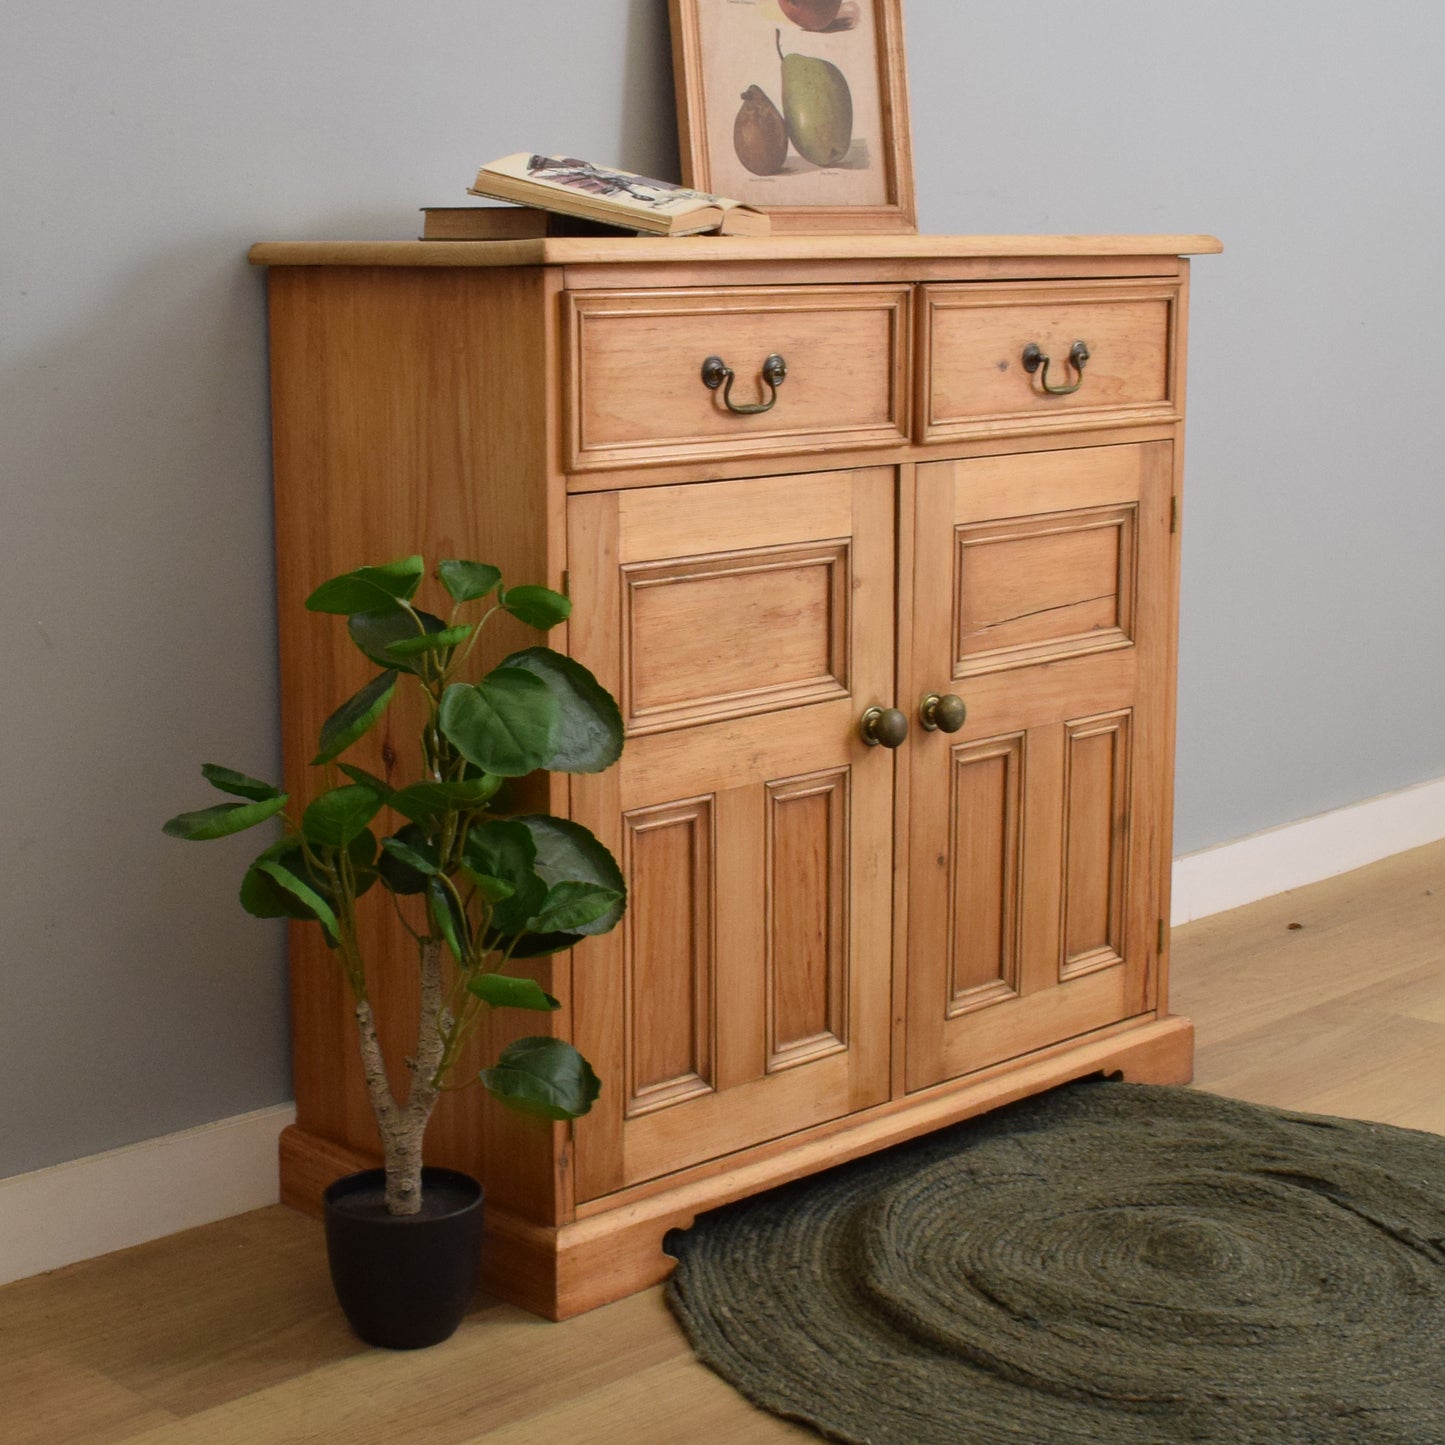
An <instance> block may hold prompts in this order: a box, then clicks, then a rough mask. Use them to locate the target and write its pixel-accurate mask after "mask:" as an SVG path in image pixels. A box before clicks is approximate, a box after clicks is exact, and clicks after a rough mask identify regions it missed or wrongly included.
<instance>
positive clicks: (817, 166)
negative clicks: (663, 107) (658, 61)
mask: <svg viewBox="0 0 1445 1445" xmlns="http://www.w3.org/2000/svg"><path fill="white" fill-rule="evenodd" d="M669 13H670V17H671V21H672V57H673V74H674V77H675V79H676V86H677V117H678V132H679V139H680V142H681V152H682V179H683V184H684V185H687V186H691V187H693V188H695V189H697V190H700V191H711V192H713V193H714V194H717V195H724V196H728V197H730V198H731V199H733V200H738V201H742V202H744V203H745V204H746V205H749V206H753V207H756V208H757V209H758V210H762V211H766V212H767V213H768V215H769V216H771V218H772V222H773V231H774V233H792V232H809V231H811V232H837V233H853V234H858V233H882V232H899V231H916V230H917V229H918V225H917V219H916V213H915V210H914V198H913V147H912V142H911V138H910V135H909V124H908V81H907V74H906V71H905V68H904V61H903V14H902V0H669ZM795 57H796V58H795ZM789 61H791V62H792V64H791V65H790V64H789ZM789 91H791V94H789ZM790 116H791V119H790V118H789V117H790ZM800 140H801V141H802V148H800V147H799V141H800ZM804 148H805V149H808V150H809V151H811V157H810V156H808V155H804V154H803V149H804Z"/></svg>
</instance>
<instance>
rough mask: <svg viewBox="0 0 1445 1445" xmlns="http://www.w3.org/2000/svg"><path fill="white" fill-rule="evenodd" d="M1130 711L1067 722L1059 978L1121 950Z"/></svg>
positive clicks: (1111, 959) (1107, 961)
mask: <svg viewBox="0 0 1445 1445" xmlns="http://www.w3.org/2000/svg"><path fill="white" fill-rule="evenodd" d="M1129 724H1130V718H1129V714H1128V713H1118V714H1115V715H1113V716H1111V717H1103V718H1090V719H1087V720H1084V721H1080V722H1071V723H1068V724H1066V726H1065V728H1064V738H1065V742H1064V824H1063V838H1064V868H1063V877H1064V896H1063V928H1062V940H1063V941H1062V958H1061V962H1060V968H1059V976H1060V977H1061V978H1070V977H1073V976H1075V975H1077V974H1079V973H1083V972H1087V971H1088V970H1090V969H1094V968H1105V967H1108V966H1110V965H1112V964H1116V963H1119V962H1120V961H1121V960H1122V958H1123V955H1124V947H1125V944H1124V916H1125V891H1126V888H1127V881H1128V875H1127V863H1128V856H1129V813H1130V809H1129V797H1130V786H1129V784H1130V767H1129V765H1130V758H1129Z"/></svg>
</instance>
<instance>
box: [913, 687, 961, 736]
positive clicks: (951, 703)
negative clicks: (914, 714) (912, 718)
mask: <svg viewBox="0 0 1445 1445" xmlns="http://www.w3.org/2000/svg"><path fill="white" fill-rule="evenodd" d="M967 717H968V707H967V705H966V704H965V703H964V700H963V699H962V698H961V697H959V696H958V694H957V693H952V692H946V693H944V694H943V696H942V697H940V696H939V695H938V694H937V693H936V692H931V693H929V694H928V696H927V697H926V698H924V699H923V701H922V703H921V704H920V705H919V708H918V721H919V722H920V723H921V724H922V725H923V730H924V731H925V732H930V733H935V732H936V733H956V732H957V731H958V730H959V728H961V727H962V726H963V724H964V721H965V719H966V718H967Z"/></svg>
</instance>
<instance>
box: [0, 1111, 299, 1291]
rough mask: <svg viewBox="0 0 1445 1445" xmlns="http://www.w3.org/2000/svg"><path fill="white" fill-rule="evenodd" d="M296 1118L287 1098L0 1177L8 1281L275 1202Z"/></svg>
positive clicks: (0, 1237) (2, 1270)
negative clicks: (281, 1146) (280, 1154)
mask: <svg viewBox="0 0 1445 1445" xmlns="http://www.w3.org/2000/svg"><path fill="white" fill-rule="evenodd" d="M295 1119H296V1108H295V1106H294V1105H293V1104H279V1105H277V1106H276V1107H274V1108H271V1109H259V1110H257V1111H256V1112H255V1113H252V1114H240V1115H237V1116H236V1117H235V1118H233V1119H222V1120H220V1121H219V1122H218V1123H215V1124H202V1125H201V1126H200V1127H199V1128H195V1129H186V1130H184V1131H182V1132H181V1133H179V1134H167V1135H165V1137H164V1138H160V1139H146V1140H143V1141H142V1142H141V1143H139V1144H130V1145H127V1146H126V1147H125V1148H123V1149H109V1150H107V1151H106V1152H105V1153H104V1154H92V1155H90V1156H89V1157H88V1158H85V1159H75V1160H72V1161H71V1162H70V1163H68V1164H56V1165H54V1166H53V1167H52V1168H49V1169H37V1170H35V1172H34V1173H33V1174H17V1175H15V1176H14V1177H13V1178H10V1179H0V1284H8V1283H9V1282H10V1281H11V1280H16V1279H24V1278H26V1277H27V1276H28V1275H32V1274H40V1273H42V1272H44V1271H45V1270H50V1269H58V1268H59V1267H60V1266H61V1265H63V1264H74V1263H75V1261H76V1260H80V1259H91V1258H93V1257H94V1256H95V1255H98V1254H109V1253H110V1252H111V1251H112V1250H116V1249H127V1248H129V1247H130V1246H131V1245H133V1244H144V1243H145V1242H146V1241H147V1240H149V1239H159V1238H160V1237H161V1236H162V1235H165V1234H175V1233H177V1232H178V1231H180V1230H182V1229H191V1228H193V1227H194V1226H195V1225H197V1224H209V1223H210V1222H211V1221H212V1220H215V1219H225V1218H227V1217H229V1216H230V1215H232V1214H244V1213H245V1212H246V1211H247V1210H248V1209H260V1208H262V1207H263V1206H264V1205H267V1204H275V1203H276V1202H277V1200H278V1199H279V1197H280V1181H279V1177H278V1172H277V1162H276V1160H277V1153H276V1151H277V1141H278V1139H279V1138H280V1134H281V1131H282V1129H284V1128H285V1127H286V1126H287V1125H288V1124H291V1123H294V1122H295Z"/></svg>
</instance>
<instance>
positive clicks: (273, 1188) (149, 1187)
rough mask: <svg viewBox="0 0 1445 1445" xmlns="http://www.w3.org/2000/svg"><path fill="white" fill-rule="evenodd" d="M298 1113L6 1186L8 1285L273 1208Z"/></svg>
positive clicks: (1220, 863)
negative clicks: (281, 1142)
mask: <svg viewBox="0 0 1445 1445" xmlns="http://www.w3.org/2000/svg"><path fill="white" fill-rule="evenodd" d="M1439 838H1445V778H1439V779H1437V780H1436V781H1434V782H1431V783H1423V784H1421V785H1420V786H1419V787H1415V788H1407V789H1405V790H1404V791H1402V792H1398V793H1387V794H1386V795H1385V796H1383V797H1379V798H1371V799H1370V800H1369V801H1367V802H1364V803H1356V804H1354V805H1352V806H1351V807H1348V808H1339V809H1337V810H1335V811H1334V812H1332V813H1322V814H1320V815H1319V816H1318V817H1315V818H1305V819H1304V820H1302V821H1301V822H1298V823H1287V824H1285V825H1284V826H1283V827H1279V828H1271V829H1269V831H1268V832H1264V833H1256V834H1254V835H1253V836H1252V837H1249V838H1241V839H1239V840H1238V841H1236V842H1233V843H1224V844H1221V845H1220V846H1219V847H1217V848H1206V849H1204V850H1203V851H1201V852H1198V853H1190V854H1188V855H1186V856H1185V857H1182V858H1176V859H1175V860H1174V903H1173V909H1172V921H1173V922H1174V923H1175V924H1176V925H1177V924H1180V923H1187V922H1189V921H1190V920H1191V919H1195V918H1203V917H1205V916H1206V915H1207V914H1210V913H1220V912H1223V911H1224V910H1225V909H1228V908H1238V907H1239V906H1240V905H1241V904H1245V903H1253V902H1254V901H1256V900H1257V899H1260V898H1267V897H1269V896H1270V895H1271V894H1274V893H1283V892H1285V891H1286V890H1288V889H1290V888H1300V887H1303V886H1304V885H1305V884H1306V883H1317V882H1319V881H1320V880H1321V879H1323V878H1332V877H1334V876H1335V874H1337V873H1347V872H1349V870H1350V869H1352V868H1362V867H1364V866H1365V864H1367V863H1374V862H1377V861H1378V860H1379V859H1381V858H1387V857H1389V856H1390V855H1391V854H1392V853H1403V852H1405V851H1406V850H1407V849H1409V848H1418V847H1420V846H1422V845H1423V844H1425V843H1432V842H1434V841H1435V840H1436V839H1439ZM295 1117H296V1110H295V1108H294V1106H292V1105H290V1104H284V1105H278V1106H277V1107H275V1108H272V1109H262V1110H259V1111H258V1112H256V1113H254V1114H242V1115H240V1116H239V1117H237V1118H234V1119H222V1120H221V1121H220V1122H219V1123H215V1124H206V1125H203V1126H201V1127H200V1128H198V1129H187V1130H186V1131H185V1132H184V1133H180V1134H169V1135H167V1136H166V1137H165V1138H163V1139H151V1140H147V1141H145V1142H143V1143H140V1144H132V1145H130V1146H128V1147H127V1148H124V1149H112V1150H110V1151H109V1152H108V1153H105V1154H96V1155H92V1156H91V1157H90V1158H88V1159H76V1160H75V1161H73V1162H72V1163H69V1164H57V1165H56V1166H55V1167H54V1168H51V1169H39V1170H37V1171H36V1172H35V1173H33V1174H20V1175H17V1176H16V1177H14V1178H12V1179H0V1284H4V1283H7V1282H8V1281H10V1280H15V1279H23V1278H24V1277H26V1276H27V1275H32V1274H39V1273H41V1272H42V1271H44V1270H49V1269H57V1268H59V1267H60V1266H61V1265H65V1264H73V1263H74V1262H75V1261H76V1260H81V1259H90V1258H92V1257H93V1256H95V1255H99V1254H109V1253H110V1252H111V1251H112V1250H116V1249H126V1248H128V1247H129V1246H131V1245H133V1244H143V1243H145V1241H146V1240H149V1239H157V1238H159V1237H160V1236H161V1235H165V1234H174V1233H176V1232H177V1231H178V1230H182V1229H190V1228H192V1227H193V1226H194V1225H197V1224H207V1223H209V1222H210V1221H211V1220H214V1219H224V1218H226V1217H227V1216H229V1215H232V1214H242V1213H244V1212H245V1211H246V1210H248V1209H259V1208H261V1207H262V1206H263V1205H267V1204H274V1203H275V1202H276V1200H277V1197H278V1193H279V1186H278V1180H277V1162H276V1146H277V1139H278V1136H279V1135H280V1133H281V1130H282V1129H284V1128H285V1127H286V1126H287V1125H288V1124H290V1123H292V1122H293V1121H294V1120H295Z"/></svg>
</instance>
